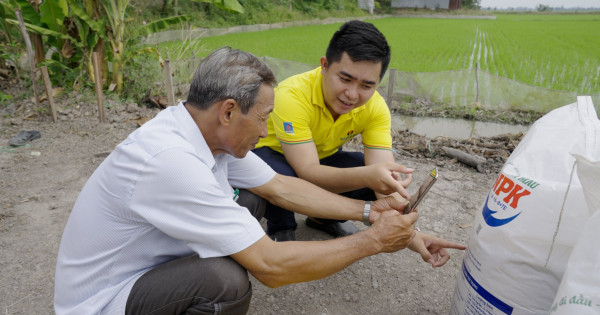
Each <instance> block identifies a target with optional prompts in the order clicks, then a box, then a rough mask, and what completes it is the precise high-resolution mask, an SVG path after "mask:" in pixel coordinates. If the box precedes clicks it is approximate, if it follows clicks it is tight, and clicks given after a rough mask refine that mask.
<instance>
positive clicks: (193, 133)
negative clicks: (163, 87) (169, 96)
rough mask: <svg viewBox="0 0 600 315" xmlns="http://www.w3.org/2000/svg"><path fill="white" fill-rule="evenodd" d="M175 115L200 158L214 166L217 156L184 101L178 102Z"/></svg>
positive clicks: (209, 165)
mask: <svg viewBox="0 0 600 315" xmlns="http://www.w3.org/2000/svg"><path fill="white" fill-rule="evenodd" d="M173 116H174V117H175V120H177V123H178V124H179V127H180V128H181V130H182V131H183V133H184V137H185V139H186V140H187V141H189V142H190V143H191V144H192V146H194V149H195V150H196V152H197V153H198V155H199V156H200V158H201V159H202V160H204V162H205V163H206V165H207V166H208V167H210V168H212V167H214V165H215V163H216V162H215V158H214V156H213V154H212V152H211V151H210V148H209V147H208V144H207V143H206V140H205V139H204V136H203V135H202V132H201V131H200V128H198V125H196V122H195V121H194V119H193V118H192V115H190V113H189V112H188V110H187V109H186V108H185V105H183V102H179V104H177V107H176V108H175V110H174V111H173Z"/></svg>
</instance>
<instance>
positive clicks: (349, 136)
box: [340, 130, 354, 141]
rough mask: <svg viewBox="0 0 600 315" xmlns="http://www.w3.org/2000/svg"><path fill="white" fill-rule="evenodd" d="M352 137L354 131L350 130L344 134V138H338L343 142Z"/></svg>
mask: <svg viewBox="0 0 600 315" xmlns="http://www.w3.org/2000/svg"><path fill="white" fill-rule="evenodd" d="M353 136H354V130H350V131H348V132H347V133H346V136H345V137H342V138H340V140H341V141H345V140H347V139H349V138H352V137H353Z"/></svg>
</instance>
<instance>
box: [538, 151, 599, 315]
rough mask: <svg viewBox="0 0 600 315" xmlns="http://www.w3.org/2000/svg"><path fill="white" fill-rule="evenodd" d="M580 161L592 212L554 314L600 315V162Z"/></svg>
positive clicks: (580, 158)
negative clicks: (599, 243) (599, 242)
mask: <svg viewBox="0 0 600 315" xmlns="http://www.w3.org/2000/svg"><path fill="white" fill-rule="evenodd" d="M576 158H577V175H579V180H580V181H581V186H582V187H583V194H584V195H585V200H586V202H587V204H588V208H589V209H590V210H591V211H592V216H591V217H590V218H589V219H588V220H587V222H586V224H585V227H584V228H583V232H582V233H581V236H580V237H579V240H578V241H577V244H575V247H574V248H573V252H572V253H571V256H570V257H569V263H568V265H567V269H566V270H565V273H564V275H563V278H562V281H561V282H560V286H559V288H558V292H557V293H556V297H555V298H554V303H553V304H552V309H551V310H550V311H551V314H557V315H571V314H578V315H598V314H600V246H599V245H598V241H599V240H600V161H595V162H592V161H590V160H588V159H587V158H585V157H583V156H576Z"/></svg>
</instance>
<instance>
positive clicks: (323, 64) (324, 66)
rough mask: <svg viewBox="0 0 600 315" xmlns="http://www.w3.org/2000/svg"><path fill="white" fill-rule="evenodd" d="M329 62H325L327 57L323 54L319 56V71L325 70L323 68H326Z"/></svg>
mask: <svg viewBox="0 0 600 315" xmlns="http://www.w3.org/2000/svg"><path fill="white" fill-rule="evenodd" d="M328 65H329V64H328V63H327V57H325V56H323V57H321V73H323V72H325V70H327V66H328Z"/></svg>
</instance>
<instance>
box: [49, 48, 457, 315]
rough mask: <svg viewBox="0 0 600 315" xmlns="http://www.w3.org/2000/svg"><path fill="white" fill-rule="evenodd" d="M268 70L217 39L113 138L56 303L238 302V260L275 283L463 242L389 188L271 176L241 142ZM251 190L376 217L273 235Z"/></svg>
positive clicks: (258, 128) (436, 255) (63, 310)
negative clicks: (182, 84)
mask: <svg viewBox="0 0 600 315" xmlns="http://www.w3.org/2000/svg"><path fill="white" fill-rule="evenodd" d="M274 83H275V78H274V76H273V73H272V72H271V70H270V69H269V68H268V67H267V66H266V65H265V64H264V63H263V62H262V61H261V60H260V59H258V58H256V57H255V56H253V55H251V54H249V53H246V52H242V51H238V50H231V49H230V48H222V49H219V50H217V51H215V52H213V53H212V54H211V55H209V56H208V57H207V58H206V59H205V60H204V61H203V62H202V63H201V64H200V66H199V67H198V70H197V71H196V74H195V77H194V79H193V82H192V85H191V88H190V94H189V96H188V99H187V101H186V102H184V103H180V104H179V105H178V106H174V107H170V108H168V109H165V110H163V111H162V112H160V113H159V114H158V115H157V116H156V117H155V118H154V119H152V120H151V121H149V122H148V123H146V124H144V125H143V126H142V127H140V128H139V129H137V130H136V131H135V132H133V133H132V134H131V135H129V137H128V138H127V139H125V140H124V141H123V142H122V143H121V144H119V145H118V146H117V147H116V148H115V150H114V151H113V152H112V153H111V154H110V155H109V156H108V157H107V158H106V159H105V160H104V162H103V163H102V164H101V165H100V166H99V167H98V169H97V170H96V171H95V172H94V174H93V175H92V176H91V177H90V179H89V180H88V182H87V183H86V185H85V186H84V188H83V190H82V191H81V194H80V195H79V197H78V199H77V201H76V203H75V205H74V207H73V211H72V213H71V216H70V218H69V221H68V223H67V225H66V227H65V231H64V234H63V238H62V242H61V245H60V250H59V254H58V259H57V266H56V277H55V298H54V301H55V309H56V313H57V314H59V315H60V314H123V313H125V314H150V313H151V314H179V313H185V312H187V313H190V314H221V313H227V314H243V313H245V312H246V311H247V310H248V306H249V303H250V299H251V295H252V290H251V285H250V282H249V278H248V274H247V271H248V272H250V273H251V274H252V275H253V276H254V277H256V279H258V280H259V281H261V282H262V283H264V284H265V285H267V286H270V287H277V286H281V285H285V284H289V283H295V282H301V281H309V280H314V279H319V278H323V277H326V276H329V275H331V274H333V273H335V272H337V271H340V270H342V269H343V268H345V267H346V266H348V265H350V264H352V263H353V262H355V261H357V260H359V259H361V258H364V257H367V256H370V255H374V254H377V253H382V252H393V251H397V250H401V249H403V248H406V247H407V246H408V247H409V248H410V249H412V250H414V251H416V252H418V253H420V254H421V256H422V257H423V259H424V260H425V261H428V262H429V263H431V264H432V265H433V266H441V265H443V264H444V263H445V262H446V261H447V260H448V258H449V254H448V251H447V249H446V248H458V249H464V246H462V245H460V244H456V243H452V242H447V241H444V240H441V239H439V238H436V237H433V236H430V235H426V234H422V233H419V232H416V231H415V230H414V228H413V224H414V222H415V221H416V219H417V214H416V213H411V214H409V215H402V214H400V213H399V212H398V211H397V210H401V209H402V208H403V206H404V204H402V203H401V202H399V201H397V200H396V199H395V198H387V199H381V200H378V201H376V202H373V204H372V206H371V207H368V206H367V207H366V206H365V202H364V201H360V200H353V199H349V198H346V197H342V196H338V195H335V194H332V193H330V192H327V191H326V190H324V189H321V188H318V187H317V186H314V185H312V184H310V183H308V182H306V181H304V180H301V179H298V178H292V177H286V176H283V175H278V174H276V173H275V172H274V171H273V170H272V169H271V168H270V167H269V166H268V165H267V164H265V163H264V162H263V161H262V160H261V159H260V158H258V157H257V156H256V155H254V154H253V153H249V151H250V150H251V149H252V148H254V146H255V145H256V143H257V142H258V140H259V138H261V137H265V136H266V133H267V129H266V121H267V118H268V116H269V113H270V112H271V111H272V109H273V85H274ZM232 187H236V188H242V189H244V190H242V193H240V194H238V190H237V189H234V188H232ZM255 194H256V195H258V196H260V197H263V198H265V199H266V200H268V201H269V202H271V203H273V204H277V205H280V206H283V207H286V208H287V209H292V210H294V211H298V212H300V213H303V214H306V215H311V216H318V217H322V216H324V217H331V218H339V219H346V220H362V218H363V217H365V218H366V219H367V221H368V223H371V222H373V225H372V227H371V228H369V229H368V230H366V231H364V232H359V233H356V234H354V235H352V236H349V237H346V238H340V239H335V240H329V241H324V242H286V243H277V242H274V241H272V240H271V239H270V238H269V237H267V236H266V235H265V233H264V231H263V230H262V228H261V226H260V224H259V222H258V220H257V219H259V218H260V217H261V216H262V212H263V211H264V202H263V201H262V199H261V198H259V197H257V196H256V195H255ZM238 198H239V200H237V201H238V202H236V199H238ZM242 205H243V206H242ZM369 210H370V211H369ZM323 257H327V259H324V258H323Z"/></svg>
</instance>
